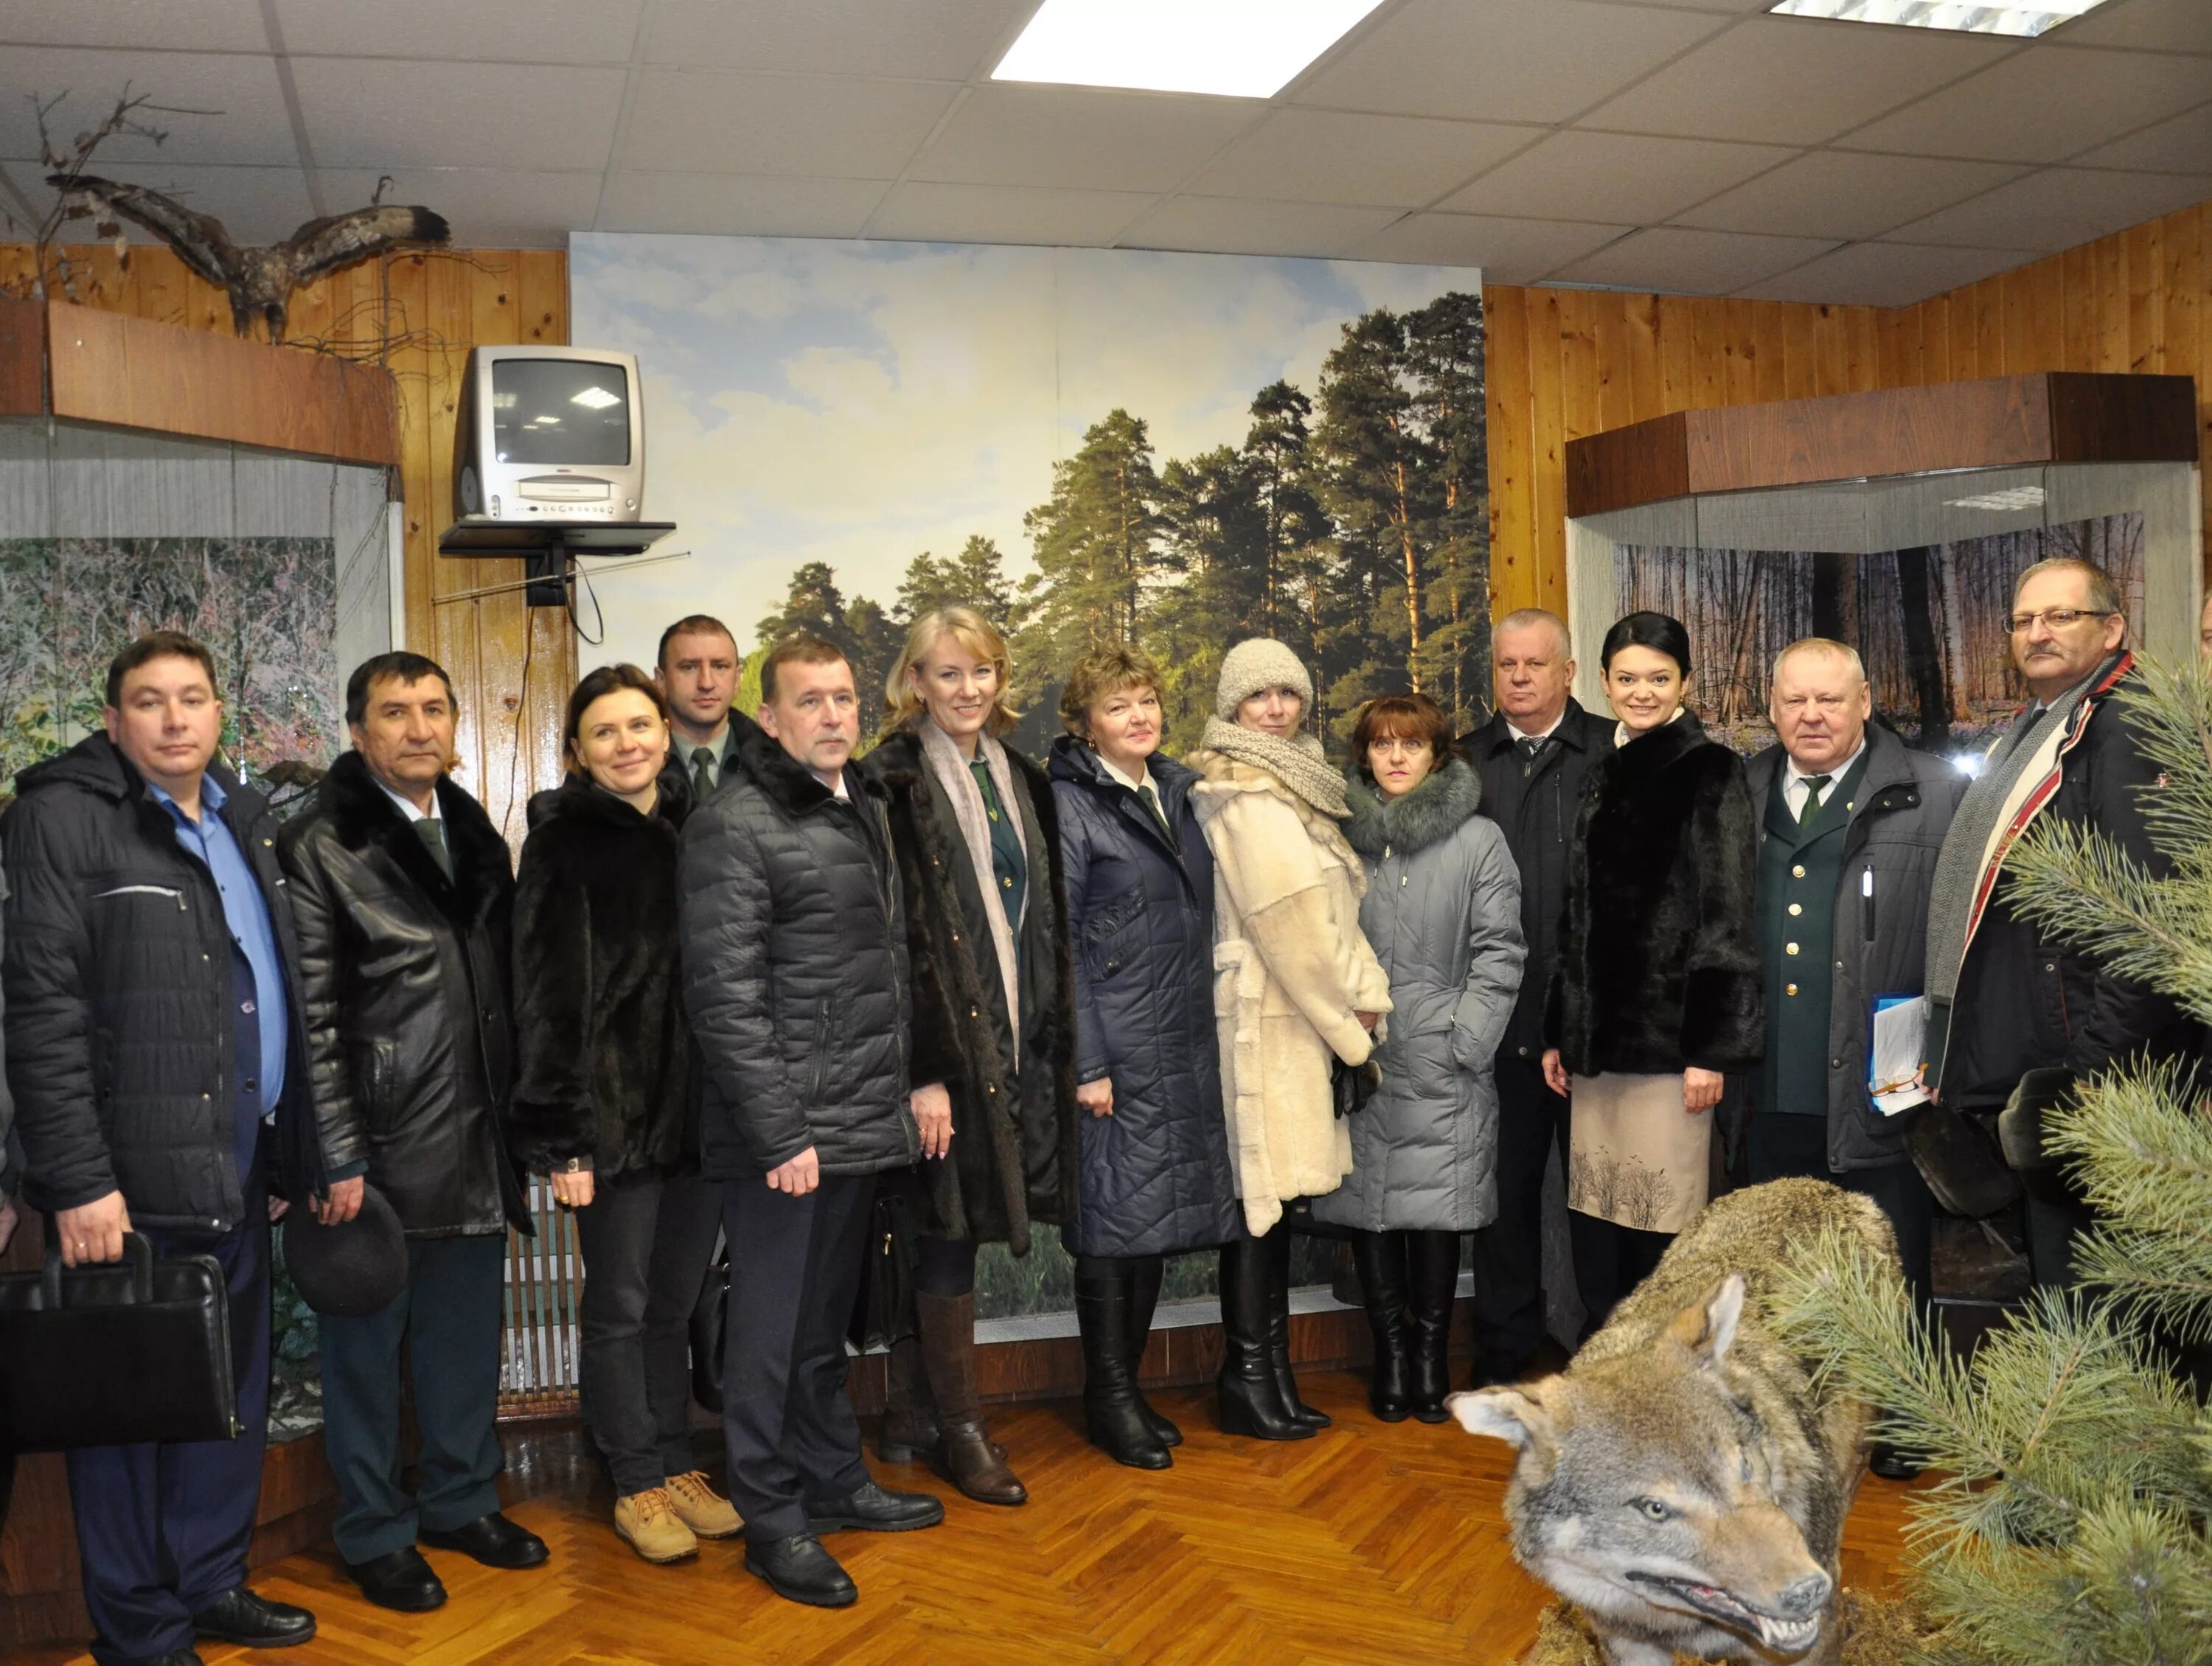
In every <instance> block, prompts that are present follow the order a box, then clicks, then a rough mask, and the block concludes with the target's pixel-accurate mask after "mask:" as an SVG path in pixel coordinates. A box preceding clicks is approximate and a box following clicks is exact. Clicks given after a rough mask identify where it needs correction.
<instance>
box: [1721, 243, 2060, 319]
mask: <svg viewBox="0 0 2212 1666" xmlns="http://www.w3.org/2000/svg"><path fill="white" fill-rule="evenodd" d="M2019 264H2021V256H2020V254H2019V252H2018V251H2016V250H2012V249H1928V248H1918V247H1915V246H1913V245H1908V244H1903V243H1853V244H1850V245H1846V246H1845V247H1844V248H1840V249H1838V250H1837V251H1835V252H1834V253H1832V254H1825V255H1822V256H1821V257H1820V258H1819V259H1818V260H1815V261H1813V262H1811V263H1809V264H1807V265H1803V266H1800V267H1799V268H1797V270H1796V271H1794V272H1784V274H1782V276H1779V277H1773V278H1769V279H1767V280H1766V281H1765V282H1763V283H1754V284H1753V285H1751V286H1750V287H1749V288H1745V289H1741V290H1739V291H1738V292H1737V293H1738V294H1742V295H1745V296H1747V297H1749V298H1750V299H1751V300H1796V301H1818V302H1821V303H1824V304H1826V305H1829V306H1909V305H1911V303H1912V302H1914V301H1917V300H1926V299H1927V298H1928V297H1929V296H1930V295H1940V294H1942V293H1943V292H1944V291H1945V290H1946V289H1956V288H1959V287H1960V285H1961V284H1966V283H1975V282H1979V281H1980V280H1981V279H1983V278H1985V277H1988V276H1991V275H1992V274H1994V273H1997V272H2005V271H2009V270H2012V269H2013V268H2014V267H2015V266H2017V265H2019Z"/></svg>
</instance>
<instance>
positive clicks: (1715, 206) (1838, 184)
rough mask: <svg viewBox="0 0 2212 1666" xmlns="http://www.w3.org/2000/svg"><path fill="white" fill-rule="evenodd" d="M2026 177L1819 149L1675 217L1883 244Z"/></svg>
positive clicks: (1981, 167)
mask: <svg viewBox="0 0 2212 1666" xmlns="http://www.w3.org/2000/svg"><path fill="white" fill-rule="evenodd" d="M2020 173H2021V169H2020V168H2019V167H2018V166H2017V165H2015V164H2012V163H2008V162H1951V161H1938V160H1936V159H1935V158H1932V157H1926V156H1865V155H1861V154H1857V153H1855V152H1851V151H1844V150H1816V151H1813V152H1811V153H1809V154H1807V155H1803V156H1800V157H1799V158H1798V159H1797V160H1796V161H1794V162H1784V164H1783V165H1782V166H1781V167H1778V168H1777V169H1775V170H1774V172H1773V173H1764V174H1761V175H1760V176H1759V178H1758V179H1753V181H1751V183H1750V184H1748V185H1739V186H1737V187H1736V188H1735V190H1734V191H1729V192H1728V193H1726V194H1725V195H1723V196H1720V197H1715V198H1714V199H1713V200H1712V201H1711V202H1710V203H1700V204H1699V205H1698V206H1697V207H1696V208H1694V209H1690V210H1688V211H1687V212H1686V213H1684V214H1679V215H1675V216H1674V221H1675V223H1676V224H1678V225H1683V226H1699V227H1705V229H1706V230H1708V231H1720V232H1767V233H1778V234H1780V235H1783V236H1785V237H1840V238H1846V239H1856V238H1863V237H1879V236H1880V235H1881V233H1884V232H1887V231H1889V230H1891V229H1893V227H1897V226H1899V225H1901V224H1903V223H1904V222H1905V221H1908V220H1916V219H1917V218H1919V217H1920V216H1921V215H1924V214H1931V213H1933V212H1934V211H1935V210H1936V209H1942V208H1948V207H1949V206H1950V205H1951V204H1952V203H1958V202H1961V201H1963V200H1965V199H1966V197H1972V196H1973V195H1974V194H1975V193H1976V192H1978V191H1987V190H1989V189H1990V187H1991V186H1992V185H2002V184H2004V182H2005V181H2006V180H2008V179H2016V178H2018V177H2019V175H2020Z"/></svg>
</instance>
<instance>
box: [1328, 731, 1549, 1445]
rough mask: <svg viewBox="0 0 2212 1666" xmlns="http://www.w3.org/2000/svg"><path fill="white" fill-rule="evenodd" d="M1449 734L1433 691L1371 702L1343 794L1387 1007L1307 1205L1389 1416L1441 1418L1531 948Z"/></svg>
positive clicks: (1494, 1194)
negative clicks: (1359, 1095) (1343, 1257)
mask: <svg viewBox="0 0 2212 1666" xmlns="http://www.w3.org/2000/svg"><path fill="white" fill-rule="evenodd" d="M1450 745H1451V720H1450V718H1448V717H1447V716H1446V715H1445V714H1444V712H1443V709H1442V708H1441V707H1439V706H1437V703H1436V702H1435V701H1434V700H1431V699H1430V698H1429V697H1428V696H1427V695H1425V694H1386V695H1384V696H1383V698H1381V699H1379V700H1370V701H1369V702H1368V704H1367V706H1366V707H1365V709H1364V710H1363V711H1362V712H1360V714H1359V721H1358V724H1357V725H1356V726H1355V727H1354V729H1353V730H1352V760H1353V762H1352V770H1351V772H1350V775H1349V778H1348V779H1347V782H1346V788H1345V797H1346V801H1347V802H1348V803H1350V804H1351V806H1352V819H1351V821H1350V822H1349V823H1348V824H1347V825H1346V828H1345V834H1346V838H1348V839H1350V840H1351V843H1352V849H1354V850H1355V851H1358V852H1359V856H1360V858H1361V860H1362V861H1363V862H1364V863H1365V864H1366V869H1367V894H1366V897H1365V898H1364V900H1362V902H1361V903H1360V905H1359V929H1360V930H1361V931H1362V932H1364V934H1365V935H1366V937H1367V941H1368V942H1370V943H1371V944H1372V945H1374V948H1375V953H1376V957H1377V958H1378V959H1379V960H1381V961H1382V962H1383V970H1384V971H1385V972H1388V973H1389V978H1390V1003H1391V1014H1390V1020H1389V1027H1388V1030H1387V1032H1386V1033H1385V1034H1384V1036H1383V1041H1382V1043H1381V1045H1379V1046H1377V1048H1376V1052H1375V1061H1376V1063H1377V1064H1379V1065H1380V1066H1381V1067H1382V1082H1381V1086H1380V1087H1378V1088H1377V1090H1376V1093H1375V1094H1374V1096H1373V1097H1372V1098H1371V1099H1370V1100H1369V1101H1368V1103H1367V1105H1366V1106H1365V1107H1364V1109H1363V1110H1361V1111H1359V1112H1356V1113H1355V1114H1354V1115H1353V1116H1352V1176H1351V1178H1349V1179H1347V1180H1346V1182H1345V1183H1344V1184H1343V1185H1342V1187H1340V1189H1339V1190H1336V1191H1334V1192H1332V1193H1330V1194H1329V1195H1328V1196H1326V1197H1319V1198H1316V1199H1315V1200H1314V1215H1315V1218H1316V1219H1317V1220H1320V1221H1327V1222H1328V1223H1330V1224H1332V1225H1334V1226H1339V1227H1350V1228H1352V1254H1353V1257H1354V1259H1355V1260H1356V1261H1357V1263H1358V1268H1359V1281H1360V1286H1361V1288H1362V1290H1363V1292H1364V1296H1365V1300H1366V1304H1367V1321H1368V1324H1369V1325H1370V1328H1371V1329H1372V1330H1373V1331H1374V1333H1375V1375H1374V1378H1373V1382H1372V1384H1371V1385H1370V1389H1369V1392H1368V1403H1369V1404H1370V1406H1371V1407H1372V1408H1373V1409H1374V1412H1375V1415H1376V1416H1377V1417H1379V1418H1381V1419H1382V1420H1383V1421H1384V1422H1386V1423H1395V1422H1399V1421H1402V1420H1403V1419H1404V1418H1405V1416H1406V1415H1407V1412H1409V1411H1410V1412H1411V1413H1412V1414H1413V1415H1414V1416H1416V1417H1418V1418H1419V1419H1420V1420H1421V1421H1423V1422H1425V1423H1440V1422H1442V1421H1443V1420H1444V1418H1445V1417H1446V1415H1448V1414H1447V1413H1446V1412H1445V1410H1444V1403H1443V1402H1444V1393H1445V1390H1446V1389H1447V1387H1448V1386H1449V1384H1448V1382H1447V1379H1446V1376H1445V1358H1446V1354H1447V1353H1448V1352H1449V1344H1450V1336H1451V1310H1452V1297H1453V1294H1454V1293H1455V1290H1456V1288H1457V1287H1458V1283H1459V1249H1460V1239H1459V1235H1460V1234H1461V1233H1464V1232H1472V1231H1474V1229H1475V1228H1476V1227H1486V1226H1488V1225H1489V1224H1490V1222H1491V1221H1492V1219H1493V1218H1494V1217H1495V1216H1496V1215H1497V1213H1498V1190H1497V1184H1496V1166H1497V1156H1498V1087H1497V1084H1496V1081H1494V1080H1493V1078H1492V1075H1491V1062H1492V1056H1493V1055H1494V1054H1495V1053H1496V1052H1497V1051H1498V1041H1499V1039H1501V1038H1502V1037H1503V1036H1504V1033H1505V1024H1506V1021H1507V1020H1508V1019H1509V1018H1510V1017H1511V1016H1512V1014H1513V1003H1514V1000H1515V998H1516V997H1517V996H1518V995H1519V993H1520V990H1521V963H1522V958H1523V956H1524V955H1525V954H1526V953H1527V949H1526V946H1525V945H1524V943H1523V942H1522V936H1521V878H1520V874H1519V870H1518V869H1516V868H1515V866H1514V864H1513V857H1512V853H1511V852H1510V851H1509V850H1508V849H1507V848H1506V844H1505V835H1504V833H1503V832H1501V831H1500V830H1499V828H1498V825H1497V823H1495V822H1493V821H1491V820H1489V818H1487V817H1486V816H1484V815H1479V814H1478V813H1477V812H1478V809H1479V808H1480V804H1481V803H1482V789H1481V787H1480V785H1478V784H1477V782H1476V779H1475V775H1474V771H1473V770H1471V769H1469V768H1468V766H1467V765H1466V764H1465V763H1464V762H1462V760H1459V759H1458V758H1455V757H1453V756H1451V754H1450ZM1409 1309H1410V1310H1411V1322H1410V1324H1409V1323H1408V1310H1409Z"/></svg>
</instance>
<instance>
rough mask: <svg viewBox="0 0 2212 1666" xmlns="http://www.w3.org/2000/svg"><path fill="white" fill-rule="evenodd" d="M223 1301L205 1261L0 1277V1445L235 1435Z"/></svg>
mask: <svg viewBox="0 0 2212 1666" xmlns="http://www.w3.org/2000/svg"><path fill="white" fill-rule="evenodd" d="M238 1432H239V1431H238V1392H237V1386H236V1384H235V1382H234V1379H233V1376H232V1371H231V1353H230V1296H229V1292H228V1289H227V1288H226V1287H225V1281H224V1278H223V1272H222V1266H221V1265H220V1264H219V1263H217V1262H216V1259H215V1258H214V1257H212V1256H204V1255H196V1256H180V1257H177V1258H175V1259H174V1260H164V1261H156V1260H155V1258H154V1246H153V1245H150V1244H149V1243H148V1242H147V1241H146V1240H145V1239H143V1238H141V1237H140V1236H139V1235H138V1234H137V1233H125V1234H124V1235H123V1259H122V1260H121V1261H119V1262H108V1263H102V1264H101V1265H99V1266H94V1267H77V1268H72V1269H68V1270H66V1271H65V1270H64V1269H63V1267H62V1262H61V1250H60V1247H59V1246H58V1245H51V1244H50V1245H48V1246H47V1249H46V1265H45V1267H44V1268H43V1269H40V1271H38V1272H35V1273H11V1274H9V1275H6V1276H4V1277H0V1443H3V1444H5V1445H8V1446H10V1447H12V1448H13V1449H14V1450H15V1451H21V1452H52V1451H66V1450H68V1449H69V1448H70V1447H75V1446H122V1445H133V1444H135V1443H137V1442H139V1441H143V1440H160V1441H180V1440H234V1439H237V1437H238Z"/></svg>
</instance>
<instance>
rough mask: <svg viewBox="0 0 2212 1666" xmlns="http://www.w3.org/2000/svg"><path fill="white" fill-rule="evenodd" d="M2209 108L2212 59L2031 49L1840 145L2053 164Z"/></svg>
mask: <svg viewBox="0 0 2212 1666" xmlns="http://www.w3.org/2000/svg"><path fill="white" fill-rule="evenodd" d="M2207 3H2212V0H2207ZM2207 99H2212V59H2205V58H2157V57H2153V56H2151V55H2149V54H2148V53H2142V52H2100V51H2085V50H2083V49H2081V48H2079V47H2068V46H2033V47H2030V48H2029V49H2028V50H2027V51H2023V52H2021V53H2019V54H2017V55H2016V56H2015V57H2012V58H2005V59H2003V60H2002V61H2001V62H1999V63H1997V64H1992V65H1991V66H1990V68H1988V69H1986V70H1982V71H1980V72H1979V73H1978V74H1977V75H1974V76H1970V77H1969V78H1968V79H1967V80H1966V81H1964V82H1960V84H1959V85H1958V86H1956V87H1953V88H1948V89H1947V90H1946V91H1945V92H1944V93H1942V94H1941V95H1940V96H1938V97H1934V98H1929V99H1923V100H1921V101H1920V102H1919V103H1917V104H1914V105H1911V106H1907V107H1906V108H1905V109H1903V110H1900V111H1899V112H1897V113H1896V114H1895V115H1893V116H1885V117H1884V118H1882V119H1881V120H1880V121H1878V122H1875V123H1873V124H1871V125H1869V126H1867V127H1863V128H1861V129H1860V130H1858V131H1857V132H1856V133H1853V134H1850V136H1848V137H1846V138H1845V139H1844V140H1843V141H1842V142H1843V143H1844V144H1846V145H1848V146H1850V148H1853V149H1865V150H1894V151H1905V152H1912V153H1917V154H1923V155H1933V156H1977V157H1984V158H1986V159H1988V160H1990V161H2000V162H2015V161H2017V162H2055V161H2059V160H2060V159H2062V158H2063V157H2067V156H2071V155H2073V154H2075V153H2076V152H2078V151H2081V150H2085V149H2087V148H2089V147H2090V146H2092V145H2099V144H2104V143H2106V142H2110V141H2111V140H2113V139H2116V138H2118V137H2119V136H2120V135H2122V134H2124V133H2127V132H2130V131H2132V130H2134V129H2136V128H2138V127H2141V126H2142V125H2143V124H2145V123H2147V122H2155V121H2160V120H2163V119H2164V118H2166V117H2168V116H2171V115H2173V114H2175V113H2176V112H2179V111H2183V110H2186V109H2188V108H2189V107H2190V106H2192V105H2197V104H2202V103H2203V102H2204V101H2205V100H2207Z"/></svg>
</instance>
